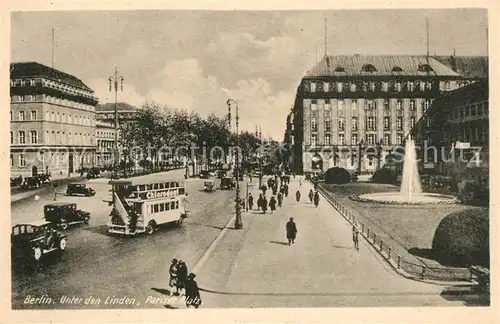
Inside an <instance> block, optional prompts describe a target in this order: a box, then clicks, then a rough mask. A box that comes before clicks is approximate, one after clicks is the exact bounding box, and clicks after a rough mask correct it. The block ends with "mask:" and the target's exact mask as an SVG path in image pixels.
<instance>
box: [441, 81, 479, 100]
mask: <svg viewBox="0 0 500 324" xmlns="http://www.w3.org/2000/svg"><path fill="white" fill-rule="evenodd" d="M488 93H489V88H488V80H482V81H478V82H475V83H472V84H469V85H467V86H465V87H461V88H458V89H456V90H453V91H449V92H446V93H444V94H443V95H442V96H441V98H439V101H436V103H441V102H444V103H446V104H449V105H455V103H460V104H468V103H474V102H478V101H481V100H488ZM433 104H434V103H433Z"/></svg>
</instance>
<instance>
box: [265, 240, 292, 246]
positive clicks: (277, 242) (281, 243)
mask: <svg viewBox="0 0 500 324" xmlns="http://www.w3.org/2000/svg"><path fill="white" fill-rule="evenodd" d="M269 243H273V244H279V245H287V246H288V242H279V241H269Z"/></svg>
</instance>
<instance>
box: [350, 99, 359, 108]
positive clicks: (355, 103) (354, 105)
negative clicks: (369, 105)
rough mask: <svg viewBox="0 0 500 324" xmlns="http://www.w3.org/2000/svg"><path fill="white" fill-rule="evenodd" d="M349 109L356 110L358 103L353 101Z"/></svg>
mask: <svg viewBox="0 0 500 324" xmlns="http://www.w3.org/2000/svg"><path fill="white" fill-rule="evenodd" d="M351 108H352V109H358V101H357V100H353V101H352V102H351Z"/></svg>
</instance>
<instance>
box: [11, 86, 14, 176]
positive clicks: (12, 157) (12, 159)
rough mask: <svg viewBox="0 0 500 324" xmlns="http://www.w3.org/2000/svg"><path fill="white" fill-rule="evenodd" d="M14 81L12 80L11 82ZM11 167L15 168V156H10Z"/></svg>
mask: <svg viewBox="0 0 500 324" xmlns="http://www.w3.org/2000/svg"><path fill="white" fill-rule="evenodd" d="M11 81H12V80H11ZM10 166H11V167H13V166H14V155H12V154H11V155H10Z"/></svg>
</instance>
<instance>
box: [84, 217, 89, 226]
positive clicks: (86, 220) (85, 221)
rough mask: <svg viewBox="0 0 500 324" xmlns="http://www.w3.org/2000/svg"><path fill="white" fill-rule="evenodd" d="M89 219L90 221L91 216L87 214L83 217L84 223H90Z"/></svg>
mask: <svg viewBox="0 0 500 324" xmlns="http://www.w3.org/2000/svg"><path fill="white" fill-rule="evenodd" d="M89 221H90V217H89V216H86V217H84V218H83V223H84V224H88V223H89Z"/></svg>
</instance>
